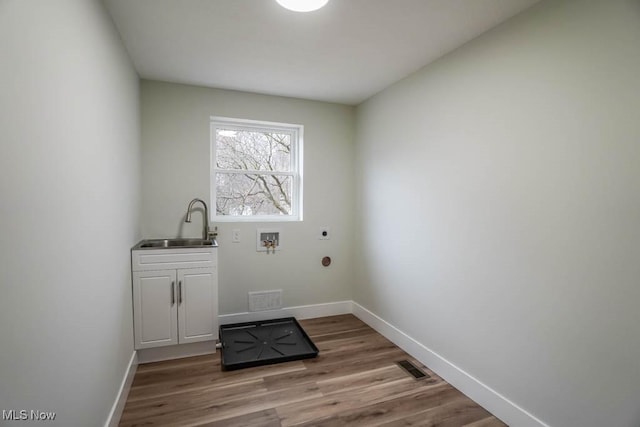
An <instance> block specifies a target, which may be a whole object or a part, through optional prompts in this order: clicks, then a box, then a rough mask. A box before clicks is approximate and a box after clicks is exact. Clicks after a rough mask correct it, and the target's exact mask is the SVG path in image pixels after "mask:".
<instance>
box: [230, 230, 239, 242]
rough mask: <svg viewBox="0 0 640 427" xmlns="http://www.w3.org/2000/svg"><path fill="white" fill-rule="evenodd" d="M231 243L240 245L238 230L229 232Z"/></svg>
mask: <svg viewBox="0 0 640 427" xmlns="http://www.w3.org/2000/svg"><path fill="white" fill-rule="evenodd" d="M231 241H232V242H233V243H240V230H238V229H235V230H231Z"/></svg>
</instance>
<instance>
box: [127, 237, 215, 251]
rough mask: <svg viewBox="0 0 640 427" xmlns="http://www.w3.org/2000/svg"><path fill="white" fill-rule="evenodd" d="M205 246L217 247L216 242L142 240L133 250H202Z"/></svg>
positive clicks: (202, 240)
mask: <svg viewBox="0 0 640 427" xmlns="http://www.w3.org/2000/svg"><path fill="white" fill-rule="evenodd" d="M205 246H214V247H217V246H218V243H217V242H216V241H215V240H204V239H149V240H142V241H140V242H139V243H138V244H137V245H135V246H134V247H133V249H168V248H172V249H177V248H201V247H205Z"/></svg>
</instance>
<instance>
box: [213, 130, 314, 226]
mask: <svg viewBox="0 0 640 427" xmlns="http://www.w3.org/2000/svg"><path fill="white" fill-rule="evenodd" d="M302 131H303V127H302V126H301V125H290V124H283V123H272V122H258V121H253V120H241V119H228V118H222V117H212V118H211V200H212V203H215V209H213V213H212V220H215V221H302Z"/></svg>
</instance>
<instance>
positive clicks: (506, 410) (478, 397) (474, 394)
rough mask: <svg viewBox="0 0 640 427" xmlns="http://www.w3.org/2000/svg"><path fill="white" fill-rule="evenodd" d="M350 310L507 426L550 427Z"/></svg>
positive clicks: (367, 314) (372, 317) (360, 310)
mask: <svg viewBox="0 0 640 427" xmlns="http://www.w3.org/2000/svg"><path fill="white" fill-rule="evenodd" d="M352 307H353V315H354V316H356V317H357V318H359V319H360V320H362V321H363V322H365V323H366V324H367V325H369V326H371V327H372V328H373V329H375V330H376V331H377V332H379V333H380V334H381V335H383V336H384V337H386V338H387V339H388V340H390V341H391V342H393V343H394V344H396V345H397V346H398V347H400V348H401V349H403V350H404V351H406V352H407V353H409V354H410V355H411V356H412V357H414V358H416V359H417V360H419V361H420V362H421V363H422V364H424V365H425V366H427V367H429V369H431V370H432V371H433V372H435V373H436V374H438V375H439V376H441V377H442V378H443V379H444V380H445V381H447V382H448V383H449V384H451V385H452V386H454V387H455V388H457V389H458V390H460V391H461V392H463V393H464V394H466V395H467V396H469V397H470V398H471V399H473V400H474V401H475V402H477V403H478V404H479V405H481V406H482V407H483V408H485V409H487V410H488V411H489V412H491V413H492V414H493V415H495V416H496V417H498V418H500V419H501V420H502V421H504V422H505V423H506V424H508V425H512V426H519V427H520V426H522V427H549V426H548V425H547V424H545V423H544V422H542V421H541V420H539V419H538V418H536V417H535V416H533V415H532V414H530V413H529V412H527V411H526V410H524V409H522V408H521V407H519V406H518V405H516V404H515V403H513V402H511V401H510V400H509V399H507V398H506V397H504V396H503V395H501V394H500V393H498V392H497V391H495V390H493V389H492V388H491V387H489V386H487V385H486V384H483V383H482V382H480V381H479V380H478V379H476V378H474V377H473V376H471V375H470V374H468V373H467V372H465V371H464V370H462V369H460V368H459V367H457V366H456V365H454V364H453V363H451V362H449V361H448V360H446V359H445V358H444V357H442V356H440V355H439V354H437V353H435V352H434V351H432V350H430V349H429V348H427V347H425V346H424V345H422V344H420V343H419V342H418V341H416V340H415V339H413V338H411V337H410V336H409V335H407V334H405V333H404V332H402V331H401V330H400V329H398V328H396V327H395V326H393V325H392V324H390V323H389V322H387V321H385V320H383V319H382V318H380V317H379V316H377V315H376V314H374V313H372V312H371V311H369V310H367V309H366V308H364V307H363V306H361V305H360V304H358V303H356V302H352Z"/></svg>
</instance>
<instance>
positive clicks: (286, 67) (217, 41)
mask: <svg viewBox="0 0 640 427" xmlns="http://www.w3.org/2000/svg"><path fill="white" fill-rule="evenodd" d="M537 1H538V0H330V1H329V4H328V5H327V6H325V7H324V8H323V9H320V10H318V11H316V12H310V13H296V12H291V11H288V10H286V9H283V8H282V7H280V6H279V5H278V4H277V3H276V1H275V0H104V3H105V4H106V6H107V9H108V10H109V12H110V13H111V15H112V17H113V19H114V21H115V24H116V26H117V28H118V31H119V32H120V34H121V36H122V39H123V41H124V44H125V45H126V47H127V50H128V51H129V54H130V55H131V58H132V60H133V62H134V64H135V67H136V69H137V70H138V73H139V74H140V76H141V77H142V78H146V79H153V80H163V81H169V82H178V83H186V84H194V85H201V86H209V87H216V88H224V89H235V90H242V91H247V92H256V93H264V94H270V95H281V96H289V97H295V98H305V99H313V100H319V101H329V102H337V103H342V104H349V105H356V104H358V103H360V102H362V101H364V100H365V99H367V98H369V97H370V96H372V95H374V94H375V93H377V92H379V91H381V90H382V89H384V88H385V87H387V86H389V85H390V84H392V83H394V82H396V81H398V80H400V79H402V78H403V77H405V76H407V75H408V74H410V73H412V72H414V71H416V70H418V69H420V68H421V67H423V66H424V65H426V64H428V63H430V62H432V61H434V60H435V59H437V58H439V57H441V56H442V55H444V54H445V53H447V52H450V51H452V50H454V49H456V48H457V47H459V46H461V45H462V44H464V43H466V42H468V41H469V40H471V39H473V38H475V37H477V36H478V35H480V34H481V33H483V32H485V31H487V30H488V29H490V28H492V27H495V26H496V25H498V24H500V23H501V22H503V21H505V20H507V19H509V18H510V17H512V16H514V15H515V14H517V13H519V12H521V11H523V10H524V9H526V8H528V7H529V6H531V5H533V4H534V3H536V2H537Z"/></svg>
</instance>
